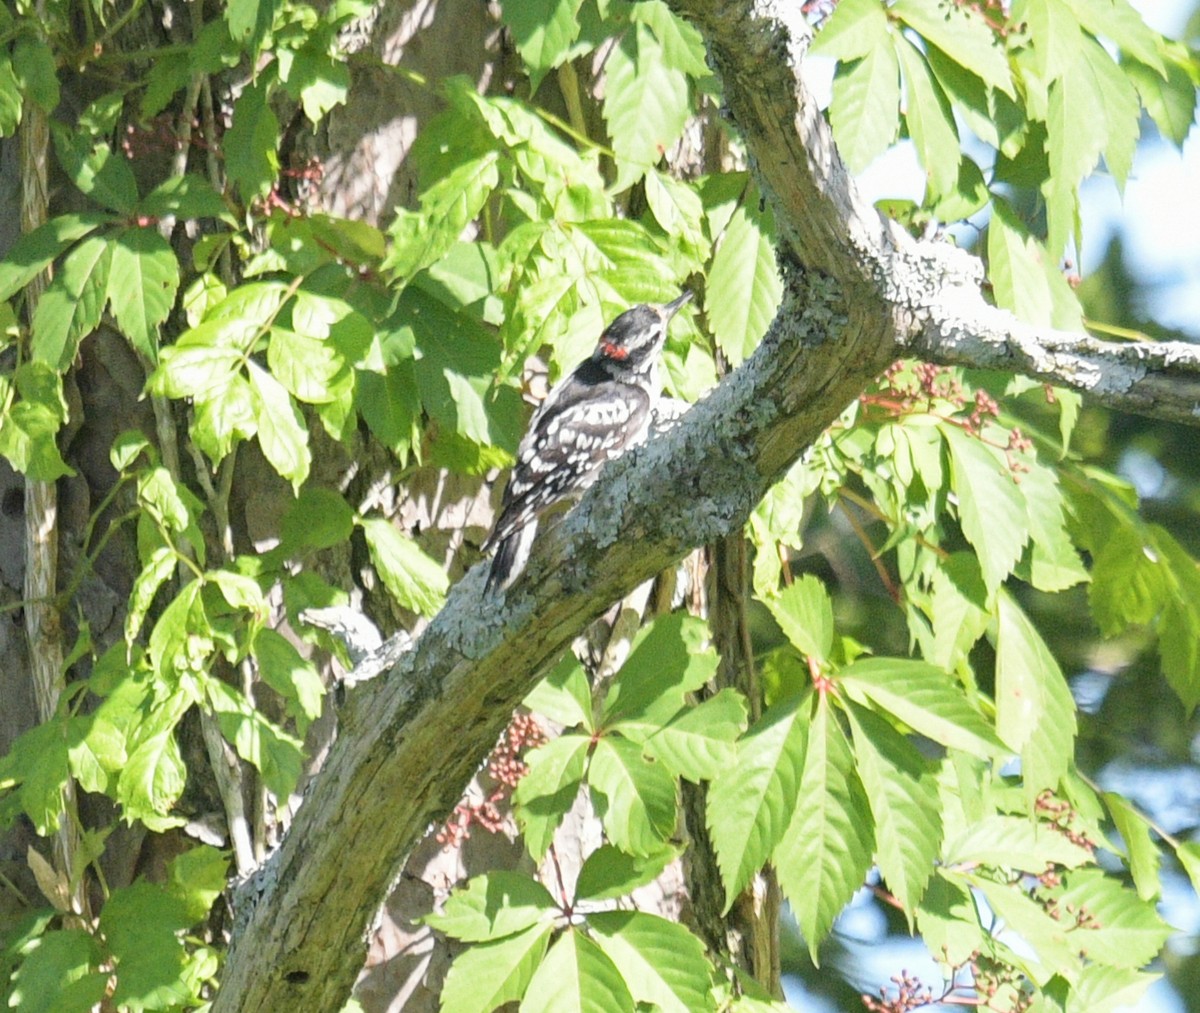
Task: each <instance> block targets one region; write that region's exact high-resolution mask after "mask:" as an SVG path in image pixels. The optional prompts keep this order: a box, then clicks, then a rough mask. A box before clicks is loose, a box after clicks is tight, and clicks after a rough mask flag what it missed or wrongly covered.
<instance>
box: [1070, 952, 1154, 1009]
mask: <svg viewBox="0 0 1200 1013" xmlns="http://www.w3.org/2000/svg"><path fill="white" fill-rule="evenodd" d="M1159 977H1160V976H1159V975H1157V974H1145V973H1144V972H1142V971H1134V970H1126V969H1123V968H1120V967H1106V966H1105V965H1103V964H1090V965H1089V966H1087V967H1085V968H1084V969H1083V971H1082V973H1081V974H1080V975H1079V978H1078V980H1077V981H1076V982H1075V987H1074V988H1073V989H1072V990H1071V995H1070V997H1069V998H1068V1000H1067V1013H1118V1011H1120V1010H1130V1009H1139V1008H1142V1007H1143V1006H1144V1002H1143V1001H1142V1000H1143V996H1144V994H1145V992H1146V989H1148V988H1149V987H1150V986H1151V985H1153V984H1154V983H1155V982H1156V981H1158V980H1159Z"/></svg>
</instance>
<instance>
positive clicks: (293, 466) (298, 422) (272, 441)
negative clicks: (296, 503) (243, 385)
mask: <svg viewBox="0 0 1200 1013" xmlns="http://www.w3.org/2000/svg"><path fill="white" fill-rule="evenodd" d="M246 368H247V370H248V371H249V377H250V388H251V391H252V392H253V395H254V417H255V420H256V421H257V422H258V443H259V446H260V447H262V452H263V456H264V457H265V458H266V459H267V461H268V462H269V463H270V465H271V467H272V468H274V469H275V470H276V471H277V472H278V473H279V474H280V475H281V476H282V477H283V478H286V479H287V480H288V481H290V482H291V483H292V488H293V489H294V490H299V488H300V486H301V485H303V484H304V480H305V479H306V478H308V471H309V468H310V467H311V466H312V451H311V450H310V449H309V446H308V428H307V427H306V426H305V424H304V417H303V416H302V415H301V414H300V412H299V411H298V410H297V408H296V406H295V405H294V404H292V399H291V397H289V396H288V392H287V391H286V390H285V389H284V387H283V385H282V384H280V382H279V381H278V380H276V379H275V377H273V376H272V375H271V374H270V373H268V372H267V371H266V370H265V369H263V368H262V367H261V366H259V365H258V363H256V362H253V361H247V362H246Z"/></svg>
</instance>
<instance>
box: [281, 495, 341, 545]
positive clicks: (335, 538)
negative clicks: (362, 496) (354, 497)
mask: <svg viewBox="0 0 1200 1013" xmlns="http://www.w3.org/2000/svg"><path fill="white" fill-rule="evenodd" d="M353 531H354V511H353V510H351V509H350V505H349V504H348V503H347V502H346V499H345V497H344V496H342V495H341V493H339V492H336V491H334V490H333V489H324V488H321V487H320V486H305V487H304V488H303V489H301V490H300V495H299V496H298V497H297V498H296V500H295V502H293V503H292V504H291V506H289V507H288V511H287V513H285V514H284V515H283V522H282V524H281V525H280V532H281V535H282V538H283V544H284V545H286V546H287V547H288V549H289V551H293V552H294V551H296V550H297V549H300V548H312V549H331V548H333V547H334V546H335V545H345V544H347V543H348V542H349V541H350V535H351V534H352V533H353Z"/></svg>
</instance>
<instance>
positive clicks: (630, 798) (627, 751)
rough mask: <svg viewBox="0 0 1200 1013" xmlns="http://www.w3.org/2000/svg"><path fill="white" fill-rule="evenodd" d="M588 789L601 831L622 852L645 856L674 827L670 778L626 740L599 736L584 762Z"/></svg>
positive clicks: (654, 849) (657, 764) (662, 769)
mask: <svg viewBox="0 0 1200 1013" xmlns="http://www.w3.org/2000/svg"><path fill="white" fill-rule="evenodd" d="M587 781H588V789H589V791H590V792H591V794H592V801H593V804H594V805H595V807H596V811H597V812H598V814H599V816H600V820H601V822H602V823H603V824H604V830H605V832H606V833H607V834H608V838H609V840H611V841H612V843H613V844H615V845H616V846H617V847H618V848H620V849H621V850H622V851H628V852H630V853H631V854H635V855H649V854H653V853H654V852H656V851H659V850H661V848H662V845H663V842H664V841H665V840H666V839H667V838H668V837H669V836H670V835H671V833H672V832H673V831H674V829H675V778H674V777H672V776H671V774H670V772H669V771H668V770H667V769H666V767H665V766H664V765H663V764H661V763H655V762H653V761H652V760H647V759H646V758H645V757H644V756H643V755H642V751H641V750H640V749H639V748H638V747H637V746H636V745H634V744H633V743H632V742H627V741H625V740H624V739H617V738H609V737H606V738H602V739H600V741H599V742H597V743H596V747H595V749H594V751H593V752H592V757H591V762H590V763H589V764H588V774H587Z"/></svg>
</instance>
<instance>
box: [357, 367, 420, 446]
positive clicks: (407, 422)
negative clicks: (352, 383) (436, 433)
mask: <svg viewBox="0 0 1200 1013" xmlns="http://www.w3.org/2000/svg"><path fill="white" fill-rule="evenodd" d="M356 386H357V392H356V397H355V400H356V402H357V404H358V410H359V412H361V413H362V417H363V421H364V422H366V424H367V426H368V427H369V428H370V430H371V432H372V433H374V434H375V436H376V437H377V438H378V439H379V441H380V442H381V443H382V444H383V445H384V446H385V447H387V448H388V449H389V450H391V451H392V452H393V453H394V454H396V455H397V456H398V457H399V458H400V459H401V460H402V461H404V460H406V459H407V457H408V452H409V450H410V449H411V448H412V446H413V444H414V443H417V442H418V440H419V439H420V429H419V428H418V426H417V415H416V413H417V412H418V411H420V407H421V405H420V398H419V396H418V394H417V383H416V379H415V377H414V375H413V370H412V366H411V364H401V365H398V366H393V367H391V368H390V369H388V371H387V372H386V373H385V374H384V375H382V376H380V375H379V374H378V373H370V372H366V371H359V372H358V373H357V374H356Z"/></svg>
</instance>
